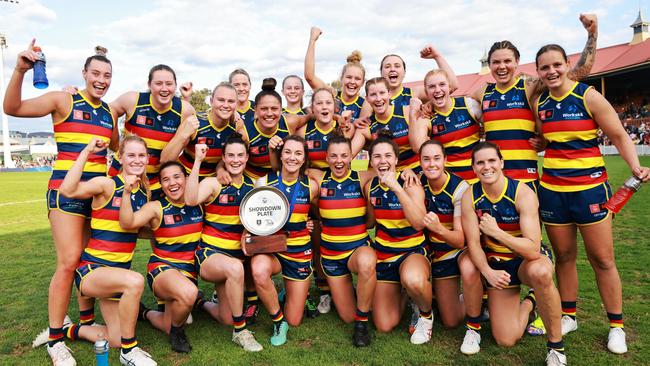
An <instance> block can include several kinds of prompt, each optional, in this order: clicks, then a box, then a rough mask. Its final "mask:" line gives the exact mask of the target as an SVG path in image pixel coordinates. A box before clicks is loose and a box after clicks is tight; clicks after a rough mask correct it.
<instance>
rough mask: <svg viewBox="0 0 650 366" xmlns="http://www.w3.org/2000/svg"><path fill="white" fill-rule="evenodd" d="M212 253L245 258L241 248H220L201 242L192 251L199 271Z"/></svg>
mask: <svg viewBox="0 0 650 366" xmlns="http://www.w3.org/2000/svg"><path fill="white" fill-rule="evenodd" d="M214 254H223V255H225V256H228V257H232V258H236V259H239V260H242V261H243V260H244V259H245V258H246V256H245V255H244V252H242V250H241V249H237V250H231V249H221V248H217V247H214V246H212V245H210V246H207V245H205V244H203V245H200V246H199V247H198V248H196V252H194V259H195V260H196V266H197V267H198V269H199V272H200V269H201V265H202V264H203V262H205V261H206V260H208V258H210V256H212V255H214Z"/></svg>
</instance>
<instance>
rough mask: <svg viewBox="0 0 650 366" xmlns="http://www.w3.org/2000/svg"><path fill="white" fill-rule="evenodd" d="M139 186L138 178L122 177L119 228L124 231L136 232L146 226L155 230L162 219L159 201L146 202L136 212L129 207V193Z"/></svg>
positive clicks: (132, 176) (131, 176)
mask: <svg viewBox="0 0 650 366" xmlns="http://www.w3.org/2000/svg"><path fill="white" fill-rule="evenodd" d="M139 184H140V178H139V177H137V176H135V175H126V176H124V191H123V192H122V200H121V201H120V226H121V227H122V229H124V230H136V229H139V228H141V227H143V226H145V225H147V224H149V226H151V227H153V228H155V227H157V226H158V223H159V222H160V220H161V219H162V217H161V216H162V207H161V206H160V201H152V202H148V203H147V204H145V205H144V206H142V208H140V210H138V211H137V212H133V207H131V191H132V190H133V189H134V188H136V187H137V186H138V185H139Z"/></svg>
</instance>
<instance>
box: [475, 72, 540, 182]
mask: <svg viewBox="0 0 650 366" xmlns="http://www.w3.org/2000/svg"><path fill="white" fill-rule="evenodd" d="M482 102H483V103H482V107H483V127H484V129H485V140H486V141H490V142H493V143H495V144H496V145H497V146H499V148H500V149H501V153H502V154H503V160H504V168H503V173H504V174H505V175H506V176H508V177H510V178H513V179H517V180H520V181H522V182H532V181H535V180H537V179H539V174H538V173H537V151H535V149H534V148H533V146H532V145H531V144H530V142H528V140H529V139H531V138H533V137H535V116H534V115H533V112H532V110H531V108H530V105H529V104H528V98H527V97H526V84H525V81H524V79H522V78H518V79H517V81H516V82H515V83H514V84H513V85H512V86H510V87H509V88H507V89H505V90H500V89H499V87H497V86H496V84H493V83H488V84H487V87H486V88H485V92H484V93H483V101H482Z"/></svg>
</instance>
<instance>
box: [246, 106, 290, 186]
mask: <svg viewBox="0 0 650 366" xmlns="http://www.w3.org/2000/svg"><path fill="white" fill-rule="evenodd" d="M244 130H245V132H246V135H247V136H248V144H249V148H248V163H247V164H246V170H245V171H244V172H245V174H246V175H248V176H249V177H251V178H253V179H254V180H256V179H258V178H260V177H263V176H265V175H267V174H269V173H270V172H271V157H270V156H269V140H270V139H271V137H273V136H276V135H277V136H280V137H281V138H285V137H287V136H289V127H288V126H287V122H286V121H285V119H284V116H280V121H278V125H277V127H276V128H275V132H273V133H272V134H269V135H267V134H265V133H263V132H262V131H260V129H259V128H258V127H257V120H254V121H251V122H245V123H244Z"/></svg>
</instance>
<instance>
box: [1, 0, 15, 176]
mask: <svg viewBox="0 0 650 366" xmlns="http://www.w3.org/2000/svg"><path fill="white" fill-rule="evenodd" d="M1 2H4V3H10V4H16V5H18V1H17V0H2V1H1ZM5 48H7V37H5V35H4V34H3V33H0V101H3V102H4V100H5V88H6V85H5V62H4V61H5ZM0 115H2V145H3V146H2V147H3V149H2V151H3V152H4V163H5V168H15V167H16V165H15V164H14V161H13V160H12V159H11V144H10V143H9V121H8V120H7V115H6V114H5V110H4V108H0Z"/></svg>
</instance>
